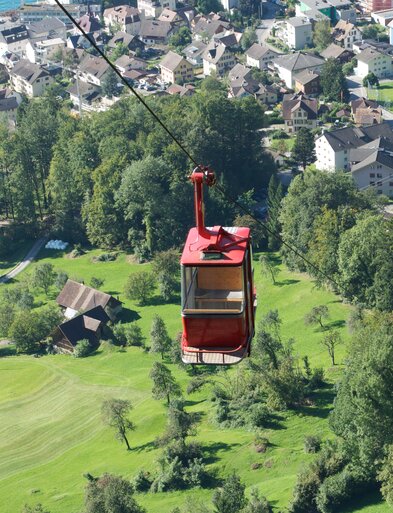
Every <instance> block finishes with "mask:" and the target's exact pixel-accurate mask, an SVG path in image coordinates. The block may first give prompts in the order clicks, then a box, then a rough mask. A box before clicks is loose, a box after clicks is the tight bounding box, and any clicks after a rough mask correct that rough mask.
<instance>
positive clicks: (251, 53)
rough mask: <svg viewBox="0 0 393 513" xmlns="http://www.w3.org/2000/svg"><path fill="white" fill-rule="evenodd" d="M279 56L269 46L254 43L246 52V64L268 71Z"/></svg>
mask: <svg viewBox="0 0 393 513" xmlns="http://www.w3.org/2000/svg"><path fill="white" fill-rule="evenodd" d="M277 56H278V53H277V52H274V51H273V50H271V49H270V48H268V47H267V46H262V45H259V44H258V43H254V44H253V45H252V46H251V47H250V48H249V49H248V50H247V51H246V64H247V66H251V67H253V68H258V69H267V67H268V64H269V63H270V62H272V60H273V59H274V58H275V57H277Z"/></svg>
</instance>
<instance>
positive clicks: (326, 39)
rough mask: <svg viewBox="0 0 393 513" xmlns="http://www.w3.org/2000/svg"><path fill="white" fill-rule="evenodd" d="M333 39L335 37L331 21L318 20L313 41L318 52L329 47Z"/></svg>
mask: <svg viewBox="0 0 393 513" xmlns="http://www.w3.org/2000/svg"><path fill="white" fill-rule="evenodd" d="M332 41H333V38H332V34H331V30H330V21H329V20H321V21H317V23H316V24H315V26H314V34H313V43H314V46H315V47H316V48H317V50H318V52H322V50H325V48H327V47H328V46H329V45H330V43H331V42H332Z"/></svg>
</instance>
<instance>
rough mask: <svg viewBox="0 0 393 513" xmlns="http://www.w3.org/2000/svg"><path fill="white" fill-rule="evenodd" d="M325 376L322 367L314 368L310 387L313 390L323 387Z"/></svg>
mask: <svg viewBox="0 0 393 513" xmlns="http://www.w3.org/2000/svg"><path fill="white" fill-rule="evenodd" d="M324 378H325V376H324V372H323V368H322V367H317V368H315V369H313V371H312V375H311V378H310V383H309V387H310V388H311V390H315V389H317V388H321V387H322V386H323V385H324V383H325V382H324Z"/></svg>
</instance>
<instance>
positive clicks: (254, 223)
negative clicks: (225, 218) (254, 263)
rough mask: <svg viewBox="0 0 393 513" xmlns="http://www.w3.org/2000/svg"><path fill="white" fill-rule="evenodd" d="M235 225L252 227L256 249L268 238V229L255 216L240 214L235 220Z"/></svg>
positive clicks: (253, 242) (253, 243)
mask: <svg viewBox="0 0 393 513" xmlns="http://www.w3.org/2000/svg"><path fill="white" fill-rule="evenodd" d="M233 225H234V226H247V228H250V230H251V235H252V245H253V248H255V249H258V248H260V247H261V246H262V244H263V242H264V241H265V240H266V231H265V229H264V227H263V226H262V225H261V223H260V222H258V220H256V219H255V218H254V216H250V215H247V214H244V215H240V214H238V215H237V216H236V217H235V219H234V221H233Z"/></svg>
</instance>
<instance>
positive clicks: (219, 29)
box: [192, 17, 232, 43]
mask: <svg viewBox="0 0 393 513" xmlns="http://www.w3.org/2000/svg"><path fill="white" fill-rule="evenodd" d="M231 28H232V26H231V24H230V23H229V22H228V21H225V20H222V19H221V18H220V19H210V18H206V17H202V18H200V19H199V20H198V21H197V23H196V24H195V26H194V27H193V29H192V33H193V37H194V39H196V40H198V41H203V42H205V43H208V42H209V41H210V40H211V39H212V38H213V36H216V35H218V34H221V33H225V32H226V31H227V30H230V29H231Z"/></svg>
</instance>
